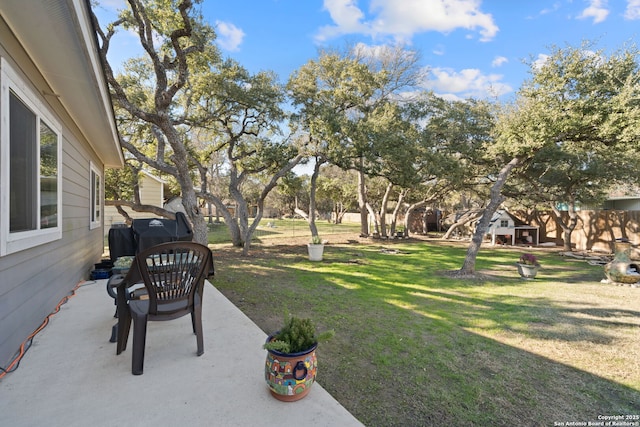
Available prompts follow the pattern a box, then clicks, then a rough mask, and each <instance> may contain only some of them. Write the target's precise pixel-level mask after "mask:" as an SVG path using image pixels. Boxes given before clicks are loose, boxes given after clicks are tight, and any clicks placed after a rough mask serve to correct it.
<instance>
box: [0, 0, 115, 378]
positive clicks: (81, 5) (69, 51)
mask: <svg viewBox="0 0 640 427" xmlns="http://www.w3.org/2000/svg"><path fill="white" fill-rule="evenodd" d="M0 88H1V90H0V188H1V193H0V194H1V197H0V277H1V278H2V279H1V280H0V366H1V367H3V368H6V367H7V364H8V363H10V362H11V361H12V360H13V359H14V357H15V355H16V353H17V351H18V350H19V348H20V345H21V344H22V343H23V342H24V341H25V340H26V339H27V338H28V336H29V335H30V334H31V333H32V332H33V331H35V330H36V329H37V328H38V327H39V326H40V325H41V324H42V322H43V321H44V320H45V319H46V317H47V316H48V315H49V314H50V313H52V312H53V311H54V310H55V308H56V306H57V305H58V303H59V302H60V301H61V300H63V298H64V297H65V296H67V295H69V293H70V291H71V290H72V289H73V288H74V287H75V286H76V285H77V284H78V283H80V282H81V281H83V280H85V279H87V278H88V277H89V272H90V271H91V269H92V268H93V264H94V263H96V262H98V261H99V260H100V258H101V256H102V253H103V250H104V246H103V242H104V240H103V238H104V230H103V228H104V223H103V217H104V215H103V212H104V209H103V205H104V203H103V199H104V197H103V188H104V185H103V176H104V175H103V172H104V169H105V167H121V166H122V164H123V157H122V151H121V149H120V146H119V144H118V138H117V130H116V125H115V120H114V117H113V110H112V106H111V101H110V98H109V92H108V88H107V85H106V82H105V79H104V73H103V70H102V67H101V65H100V61H99V58H98V54H97V44H96V39H95V31H94V29H93V27H92V25H91V20H90V6H89V0H46V1H43V0H2V1H0Z"/></svg>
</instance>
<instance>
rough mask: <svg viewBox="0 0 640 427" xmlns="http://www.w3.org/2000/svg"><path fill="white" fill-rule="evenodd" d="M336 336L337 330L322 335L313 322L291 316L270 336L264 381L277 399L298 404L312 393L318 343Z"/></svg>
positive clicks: (266, 347)
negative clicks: (297, 402)
mask: <svg viewBox="0 0 640 427" xmlns="http://www.w3.org/2000/svg"><path fill="white" fill-rule="evenodd" d="M333 335H334V331H333V330H330V331H326V332H323V333H321V334H318V333H317V332H316V328H315V326H314V324H313V322H312V321H311V319H302V318H299V317H294V316H287V318H285V322H284V325H283V327H282V328H281V329H280V330H279V331H278V332H276V333H275V334H272V335H269V337H268V338H267V341H266V342H265V344H264V345H263V348H264V349H265V350H267V360H266V363H265V368H264V378H265V380H266V382H267V385H268V386H269V390H270V391H271V394H272V395H273V396H274V397H275V398H276V399H278V400H282V401H284V402H294V401H296V400H300V399H302V398H303V397H305V396H306V395H307V393H309V390H310V388H311V386H312V385H313V383H314V382H315V379H316V373H317V369H318V362H317V359H316V348H317V347H318V342H320V341H325V340H327V339H329V338H331V337H332V336H333Z"/></svg>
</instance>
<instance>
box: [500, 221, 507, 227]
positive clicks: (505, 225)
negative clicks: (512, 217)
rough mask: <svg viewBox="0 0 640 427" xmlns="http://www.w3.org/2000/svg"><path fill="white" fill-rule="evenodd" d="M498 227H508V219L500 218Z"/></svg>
mask: <svg viewBox="0 0 640 427" xmlns="http://www.w3.org/2000/svg"><path fill="white" fill-rule="evenodd" d="M500 227H501V228H508V227H509V220H508V219H501V220H500Z"/></svg>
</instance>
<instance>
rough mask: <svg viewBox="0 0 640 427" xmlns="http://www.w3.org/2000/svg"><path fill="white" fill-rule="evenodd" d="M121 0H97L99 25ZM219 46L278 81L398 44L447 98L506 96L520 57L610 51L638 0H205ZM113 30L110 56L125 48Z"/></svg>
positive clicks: (521, 75)
mask: <svg viewBox="0 0 640 427" xmlns="http://www.w3.org/2000/svg"><path fill="white" fill-rule="evenodd" d="M123 5H124V0H100V7H99V8H98V9H97V10H96V11H97V12H98V17H99V19H100V21H101V24H102V25H104V24H105V23H106V22H107V20H108V18H109V17H111V18H112V17H113V15H112V14H111V13H109V12H110V11H113V10H114V8H117V7H122V6H123ZM200 7H201V8H202V12H203V15H204V16H205V19H206V20H207V21H208V22H209V23H210V24H212V25H214V27H215V28H216V30H217V34H218V41H217V42H218V45H219V47H220V49H221V52H222V54H223V55H224V56H226V57H232V58H234V59H236V60H237V61H238V62H240V63H241V64H242V65H243V66H244V67H246V68H248V69H249V70H250V71H252V72H257V71H260V70H273V71H275V72H276V73H277V74H278V76H279V78H280V80H282V81H283V82H284V81H286V80H287V78H288V77H289V75H290V74H291V72H292V71H294V70H295V69H297V68H299V67H300V66H302V65H303V64H304V63H306V62H307V61H308V60H310V59H313V58H316V57H317V55H318V49H319V48H323V47H344V46H345V44H346V43H351V44H354V43H362V44H364V45H367V46H379V45H384V44H391V45H392V44H396V43H403V44H405V45H406V46H408V47H410V48H412V49H415V50H417V51H419V52H420V54H421V65H422V66H424V67H426V68H427V69H428V70H429V73H428V77H427V79H426V80H425V81H424V82H423V83H422V86H423V87H424V88H425V89H431V90H433V91H434V92H435V93H437V94H440V95H443V96H446V97H448V98H465V97H469V96H473V97H477V98H486V97H493V96H498V97H500V98H501V99H509V98H510V97H512V96H513V95H514V93H515V91H517V90H518V88H519V87H520V85H521V84H522V82H523V81H524V80H525V79H526V78H528V74H527V72H528V69H529V67H528V66H527V65H525V64H524V63H523V61H525V60H526V61H529V62H530V61H532V60H538V59H542V58H544V55H545V54H547V53H548V52H549V49H548V48H549V46H551V45H556V46H560V47H563V46H565V45H567V44H569V45H572V46H579V45H580V44H581V42H582V41H584V40H591V41H595V42H596V47H598V48H602V49H605V50H607V51H612V50H615V49H618V48H622V47H624V46H625V45H628V44H632V43H635V39H636V38H637V37H638V36H639V35H640V0H484V1H481V0H366V1H365V0H238V1H229V0H205V1H204V2H203V4H202V5H201V6H200ZM135 45H136V40H135V38H134V36H133V35H122V36H121V37H120V38H119V39H118V40H117V46H118V50H117V53H114V54H113V55H112V56H111V61H112V62H113V61H116V62H117V61H120V60H121V59H123V58H126V57H129V56H132V55H133V54H134V53H135V52H134V51H133V46H135Z"/></svg>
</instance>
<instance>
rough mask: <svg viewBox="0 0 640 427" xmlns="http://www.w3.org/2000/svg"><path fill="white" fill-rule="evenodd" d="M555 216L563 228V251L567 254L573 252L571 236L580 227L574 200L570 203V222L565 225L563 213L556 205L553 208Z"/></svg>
mask: <svg viewBox="0 0 640 427" xmlns="http://www.w3.org/2000/svg"><path fill="white" fill-rule="evenodd" d="M552 211H553V214H554V215H555V217H556V222H557V223H558V224H559V225H560V227H561V228H562V237H563V250H564V251H566V252H571V251H572V250H573V242H572V241H571V235H572V234H573V230H575V229H576V226H577V225H578V213H577V212H576V205H575V202H574V201H573V200H572V201H570V202H569V209H568V214H569V221H568V223H565V222H564V220H563V219H562V213H561V212H560V211H559V210H558V208H557V207H556V206H555V205H554V206H552Z"/></svg>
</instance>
